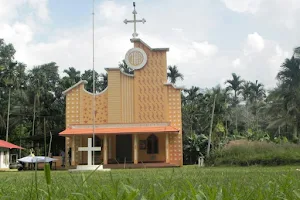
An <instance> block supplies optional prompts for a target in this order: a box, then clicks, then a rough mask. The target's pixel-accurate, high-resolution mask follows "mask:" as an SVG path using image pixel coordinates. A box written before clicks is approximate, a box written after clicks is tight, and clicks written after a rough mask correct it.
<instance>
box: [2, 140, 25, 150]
mask: <svg viewBox="0 0 300 200" xmlns="http://www.w3.org/2000/svg"><path fill="white" fill-rule="evenodd" d="M0 147H2V148H7V149H23V148H22V147H19V146H17V145H14V144H12V143H10V142H6V141H4V140H0Z"/></svg>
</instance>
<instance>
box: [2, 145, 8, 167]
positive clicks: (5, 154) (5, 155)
mask: <svg viewBox="0 0 300 200" xmlns="http://www.w3.org/2000/svg"><path fill="white" fill-rule="evenodd" d="M0 169H9V149H4V148H0Z"/></svg>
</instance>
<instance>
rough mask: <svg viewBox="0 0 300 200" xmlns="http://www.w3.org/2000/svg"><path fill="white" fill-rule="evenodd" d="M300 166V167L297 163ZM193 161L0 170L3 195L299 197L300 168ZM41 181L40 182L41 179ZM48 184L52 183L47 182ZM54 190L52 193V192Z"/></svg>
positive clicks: (167, 197) (205, 197) (145, 197)
mask: <svg viewBox="0 0 300 200" xmlns="http://www.w3.org/2000/svg"><path fill="white" fill-rule="evenodd" d="M298 168H300V167H298ZM296 169H297V166H286V167H230V168H229V167H228V168H227V167H222V168H221V167H216V168H197V167H195V166H188V167H183V168H174V169H171V168H168V169H135V170H133V169H131V170H113V171H111V172H95V173H93V174H92V175H91V173H69V172H67V171H51V185H50V186H49V188H48V187H47V184H46V179H45V173H44V172H43V171H38V172H37V174H36V176H35V172H34V171H25V172H0V199H50V198H51V199H122V200H123V199H151V200H155V199H218V200H221V199H228V200H229V199H230V200H233V199H243V200H246V199H255V200H259V199H264V200H265V199H291V200H296V199H300V171H297V170H296ZM36 183H37V184H36ZM48 183H49V182H48ZM48 191H50V192H48Z"/></svg>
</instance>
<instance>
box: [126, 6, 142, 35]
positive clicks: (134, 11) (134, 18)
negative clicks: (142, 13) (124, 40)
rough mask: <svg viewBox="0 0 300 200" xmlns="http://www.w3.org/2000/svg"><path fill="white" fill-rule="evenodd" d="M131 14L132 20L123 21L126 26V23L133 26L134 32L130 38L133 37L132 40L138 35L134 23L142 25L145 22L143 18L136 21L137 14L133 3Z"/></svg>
mask: <svg viewBox="0 0 300 200" xmlns="http://www.w3.org/2000/svg"><path fill="white" fill-rule="evenodd" d="M132 14H133V20H127V19H125V20H124V23H125V24H127V23H133V25H134V32H133V34H132V36H133V37H134V38H136V37H137V36H138V35H139V34H138V33H137V32H136V23H137V22H142V23H143V24H144V23H145V22H146V20H145V19H144V18H143V19H142V20H137V19H136V14H137V12H136V10H135V2H133V12H132Z"/></svg>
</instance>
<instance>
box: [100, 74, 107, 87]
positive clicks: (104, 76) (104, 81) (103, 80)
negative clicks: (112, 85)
mask: <svg viewBox="0 0 300 200" xmlns="http://www.w3.org/2000/svg"><path fill="white" fill-rule="evenodd" d="M107 85H108V74H107V73H105V74H103V73H101V74H100V88H101V91H103V90H105V89H106V88H107Z"/></svg>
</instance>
